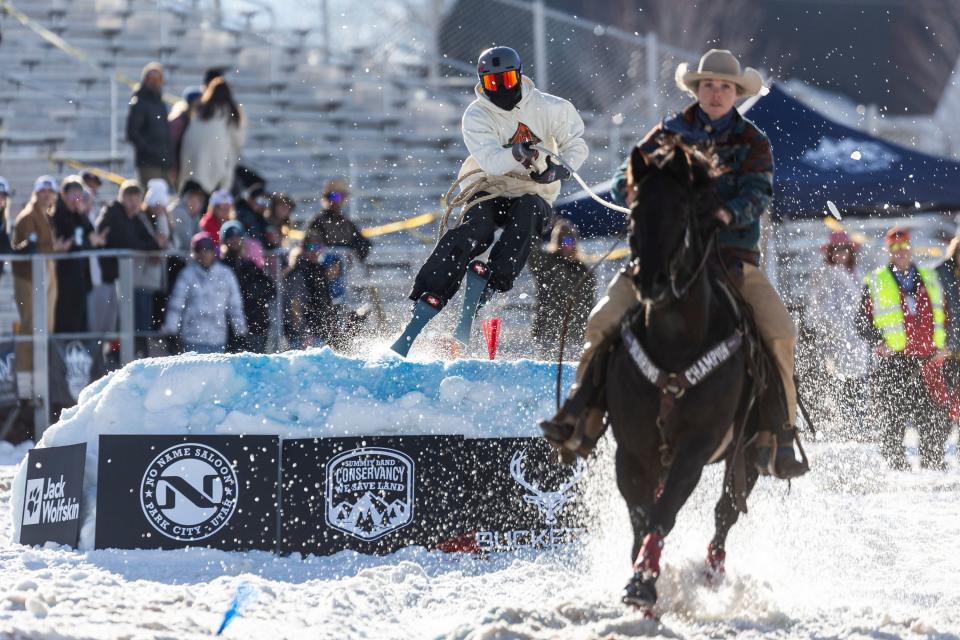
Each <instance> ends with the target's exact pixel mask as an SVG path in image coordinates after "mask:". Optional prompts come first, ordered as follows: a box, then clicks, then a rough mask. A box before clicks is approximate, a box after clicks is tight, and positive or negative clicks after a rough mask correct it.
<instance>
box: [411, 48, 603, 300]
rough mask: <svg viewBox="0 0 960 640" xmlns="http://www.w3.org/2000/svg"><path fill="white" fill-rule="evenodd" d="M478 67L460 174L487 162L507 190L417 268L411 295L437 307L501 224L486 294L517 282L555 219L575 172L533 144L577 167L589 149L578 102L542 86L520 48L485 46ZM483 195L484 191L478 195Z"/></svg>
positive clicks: (472, 212)
mask: <svg viewBox="0 0 960 640" xmlns="http://www.w3.org/2000/svg"><path fill="white" fill-rule="evenodd" d="M477 75H478V76H479V80H480V81H479V82H478V83H477V85H476V88H475V92H476V94H477V99H476V100H474V101H473V102H472V103H470V105H469V106H468V107H467V109H466V111H465V112H464V114H463V123H462V129H463V141H464V143H465V144H466V146H467V150H468V151H470V156H469V157H468V158H467V159H466V161H464V163H463V166H462V167H461V169H460V176H464V175H466V174H467V173H469V172H470V171H472V170H474V169H482V170H483V172H484V173H486V174H487V175H488V176H502V177H503V179H502V180H500V181H499V182H500V183H501V185H502V187H503V191H502V193H500V194H499V195H498V197H496V198H493V199H492V200H487V201H485V202H482V203H480V204H478V205H476V206H473V207H471V208H470V209H469V210H468V211H467V212H466V215H465V216H464V219H463V222H462V223H461V224H460V225H459V226H457V227H454V228H452V229H450V230H449V231H447V232H446V233H445V234H444V235H443V237H442V238H441V239H440V241H439V242H438V243H437V246H436V248H435V249H434V250H433V253H432V254H431V255H430V257H429V258H428V259H427V261H426V262H425V263H424V265H423V267H421V269H420V272H419V273H418V274H417V277H416V280H415V281H414V285H413V290H412V291H411V292H410V299H411V300H414V301H418V300H423V299H424V298H426V297H429V298H430V304H431V305H432V306H433V307H434V308H437V309H439V308H442V307H443V305H445V304H446V303H447V302H448V301H449V300H450V298H452V297H453V295H454V294H455V293H456V292H457V289H459V287H460V282H461V281H462V280H463V278H464V275H465V273H466V271H467V268H468V266H470V267H471V268H472V269H473V268H474V265H472V264H471V261H472V260H474V259H475V258H476V257H477V256H479V255H480V254H482V253H483V252H484V251H486V250H487V248H488V247H490V245H491V244H492V243H493V239H494V233H495V232H496V231H497V229H503V232H502V233H501V235H500V239H499V240H498V241H497V243H496V244H495V245H494V246H493V249H492V250H491V251H490V259H489V262H488V263H487V264H485V265H483V267H487V268H488V270H487V269H482V271H483V273H485V274H487V276H488V281H487V285H486V287H487V288H486V290H485V291H484V299H486V297H487V295H489V293H490V292H491V291H499V292H503V291H509V290H510V289H511V287H513V282H514V280H515V279H516V277H517V276H518V275H519V274H520V271H521V270H522V269H523V265H524V264H525V263H526V261H527V257H528V256H529V254H530V248H531V245H532V243H533V242H536V241H538V239H539V237H540V235H541V234H542V233H543V232H544V231H545V227H546V225H547V223H548V222H549V220H550V217H551V214H552V212H553V210H552V207H551V205H552V204H553V201H554V200H555V199H556V197H557V194H558V193H559V192H560V181H561V180H564V179H566V178H569V177H570V173H569V171H567V170H566V169H565V168H564V167H562V166H560V165H557V164H554V163H553V162H552V161H551V160H550V159H549V158H546V157H543V156H542V155H541V154H540V153H538V152H537V151H535V150H533V149H531V145H538V146H543V147H545V148H547V149H550V150H551V151H556V152H559V154H560V155H561V156H562V157H563V159H564V160H565V161H566V163H567V164H569V165H570V166H571V167H572V168H573V169H574V170H577V169H579V168H580V165H581V164H583V161H584V160H586V158H587V154H588V150H587V144H586V142H584V141H583V138H582V136H583V120H582V119H581V118H580V115H579V114H578V113H577V110H576V109H575V108H574V106H573V105H572V104H570V102H568V101H567V100H564V99H563V98H558V97H557V96H553V95H550V94H547V93H542V92H540V91H538V90H537V88H536V87H535V86H534V84H533V81H531V80H530V79H529V78H527V77H526V76H523V75H522V73H521V65H520V56H519V55H518V54H517V52H516V51H514V50H513V49H511V48H509V47H494V48H492V49H487V50H486V51H484V52H483V53H482V54H481V55H480V59H479V61H478V63H477ZM480 178H481V175H480V174H477V175H476V176H475V177H470V178H467V179H466V180H465V181H464V183H463V184H462V185H461V189H465V188H467V187H469V186H470V184H472V183H473V182H474V181H475V180H479V179H480ZM484 195H487V193H486V192H484V191H481V192H478V193H477V194H476V195H475V196H474V199H476V198H480V197H482V196H484ZM481 264H482V263H481ZM475 270H476V269H475ZM479 272H480V271H478V273H479Z"/></svg>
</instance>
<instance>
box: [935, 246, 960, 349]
mask: <svg viewBox="0 0 960 640" xmlns="http://www.w3.org/2000/svg"><path fill="white" fill-rule="evenodd" d="M958 254H960V235H957V236H956V237H954V238H953V240H951V241H950V245H949V246H948V247H947V254H946V259H945V260H944V261H943V262H941V263H940V264H938V265H937V268H936V269H935V271H936V272H937V277H938V278H940V286H941V287H943V307H944V310H945V311H946V314H947V342H946V349H947V351H950V352H951V353H953V354H960V255H958Z"/></svg>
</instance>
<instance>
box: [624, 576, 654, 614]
mask: <svg viewBox="0 0 960 640" xmlns="http://www.w3.org/2000/svg"><path fill="white" fill-rule="evenodd" d="M622 600H623V604H625V605H627V606H630V607H636V608H638V609H650V608H651V607H653V605H655V604H656V603H657V588H656V586H654V583H653V580H644V579H643V577H642V576H640V575H634V576H633V577H632V578H631V579H630V582H628V583H627V586H626V587H624V589H623V598H622Z"/></svg>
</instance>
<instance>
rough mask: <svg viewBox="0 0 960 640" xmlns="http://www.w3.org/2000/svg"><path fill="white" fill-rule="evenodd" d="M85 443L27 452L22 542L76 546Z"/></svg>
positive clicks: (78, 531) (21, 528) (78, 533)
mask: <svg viewBox="0 0 960 640" xmlns="http://www.w3.org/2000/svg"><path fill="white" fill-rule="evenodd" d="M86 457H87V444H86V443H85V442H84V443H80V444H72V445H68V446H65V447H42V448H38V449H31V450H30V451H29V452H28V453H27V486H26V489H25V491H24V497H23V518H22V520H21V526H20V543H21V544H31V545H34V544H44V543H46V542H57V543H59V544H68V545H70V546H71V547H76V546H77V540H78V538H79V535H80V499H81V496H82V495H83V467H84V463H85V462H86Z"/></svg>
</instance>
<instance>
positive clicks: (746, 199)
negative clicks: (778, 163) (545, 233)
mask: <svg viewBox="0 0 960 640" xmlns="http://www.w3.org/2000/svg"><path fill="white" fill-rule="evenodd" d="M676 82H677V85H678V86H679V87H680V88H681V89H682V90H683V91H685V92H687V93H689V94H690V95H692V96H693V97H694V98H695V99H696V102H695V103H694V104H692V105H690V106H689V107H687V108H686V109H684V110H683V111H681V112H679V113H677V114H674V115H672V116H670V117H668V118H666V119H664V120H663V121H662V122H661V123H660V124H659V125H657V126H656V127H654V128H653V130H651V131H650V132H649V133H648V134H647V135H646V137H645V138H644V139H643V140H642V141H641V143H640V148H641V150H643V151H653V150H654V149H655V148H657V146H658V145H659V144H660V139H661V137H662V136H664V135H667V136H678V137H679V138H681V139H682V140H683V141H684V142H685V143H687V144H690V145H693V146H694V147H697V148H700V149H702V150H705V151H707V152H708V153H713V154H715V155H716V156H717V158H718V160H719V164H720V167H721V169H722V173H721V175H720V176H719V177H718V178H717V180H716V191H717V195H718V196H719V197H720V200H721V201H722V204H721V206H720V207H719V208H718V209H717V210H716V212H714V214H713V215H714V218H715V220H714V222H715V223H716V225H717V226H718V227H719V232H718V246H719V249H720V252H721V255H722V258H723V260H724V263H725V264H726V265H727V268H728V270H730V271H731V272H740V273H742V278H737V281H738V288H739V290H740V293H741V295H742V296H743V298H744V299H745V300H746V302H747V303H748V304H749V305H750V307H751V309H752V311H753V317H754V320H755V322H756V325H757V328H758V330H759V333H760V336H761V339H762V340H763V341H764V343H765V344H766V345H767V347H768V349H769V351H770V353H771V354H772V356H773V360H774V362H775V364H776V368H777V371H778V373H779V376H778V377H779V378H780V380H781V382H782V385H783V391H784V395H785V399H786V404H787V407H786V413H787V416H786V418H787V419H786V421H784V420H782V419H781V420H777V421H775V422H776V423H775V424H770V425H765V426H769V427H770V429H766V428H765V429H763V430H762V431H761V432H760V433H759V435H758V436H757V440H756V443H755V444H756V447H757V450H758V467H759V468H760V472H761V473H763V474H765V475H773V476H776V477H778V478H785V479H789V478H795V477H797V476H799V475H802V474H803V473H805V472H806V470H807V467H806V465H805V464H803V463H802V462H800V461H798V460H797V459H796V455H795V452H794V447H793V442H794V436H795V433H794V430H795V428H796V426H795V425H796V423H797V422H796V412H797V392H796V387H795V385H794V377H793V374H794V349H795V347H796V342H797V333H796V329H795V327H794V325H793V320H792V319H791V318H790V314H789V313H788V312H787V309H786V307H785V306H784V304H783V302H782V301H781V300H780V297H779V296H778V295H777V292H776V290H774V288H773V286H772V285H771V284H770V282H769V281H768V280H767V278H766V276H765V275H764V273H763V271H761V270H760V268H759V264H760V248H759V241H760V217H761V215H762V214H763V213H764V211H766V210H767V208H768V207H769V206H770V201H771V198H772V195H773V155H772V152H771V149H770V141H769V140H768V139H767V136H766V135H765V134H764V133H763V132H762V131H760V129H758V128H757V126H756V125H754V124H753V123H752V122H750V120H748V119H746V118H744V117H743V116H742V115H740V113H739V112H738V111H737V109H736V108H735V106H734V105H735V104H736V102H737V101H738V100H740V99H744V98H748V97H750V96H754V95H757V94H758V93H759V92H760V91H761V89H762V88H763V80H762V78H761V77H760V74H759V72H757V71H756V70H754V69H752V68H750V67H747V68H746V69H744V70H741V68H740V62H739V61H738V60H737V58H736V57H735V56H734V55H733V54H732V53H731V52H730V51H727V50H721V49H711V50H710V51H708V52H707V53H705V54H704V55H703V57H701V58H700V63H699V65H698V66H697V68H696V69H695V70H693V69H690V68H688V65H687V64H686V63H683V64H681V65H680V66H679V67H677V72H676ZM628 164H629V158H628V159H627V161H626V162H624V163H623V165H621V167H620V169H619V170H618V172H617V173H616V175H615V176H614V184H613V189H612V195H613V199H614V200H615V201H617V202H618V203H619V204H625V205H627V206H630V205H632V204H633V203H632V195H633V194H632V193H628V192H627V189H626V184H627V179H626V172H627V166H628ZM634 178H635V179H636V178H637V176H634ZM638 301H639V294H638V292H637V290H636V288H635V286H634V284H633V280H632V279H631V277H630V276H629V275H628V274H626V273H625V272H624V271H623V270H621V271H620V272H619V273H618V274H617V275H616V277H614V279H613V281H611V283H610V284H609V286H608V288H607V292H606V295H605V296H604V297H603V298H602V299H601V300H600V302H599V303H597V305H596V306H595V307H594V309H593V311H592V312H591V314H590V319H589V321H588V323H587V331H586V344H585V345H584V353H583V356H582V358H581V360H580V366H579V368H578V370H577V383H579V382H580V380H581V378H582V376H583V373H584V371H585V370H586V367H587V364H588V363H589V362H590V360H591V358H592V357H593V355H594V354H595V353H596V352H597V350H598V347H599V346H600V345H601V343H603V342H604V341H605V340H606V339H607V338H609V337H611V336H612V335H613V334H615V333H616V331H617V328H618V327H619V325H620V321H621V320H622V319H623V317H624V315H625V314H626V313H627V311H629V310H630V309H631V308H633V307H634V306H635V305H636V304H637V302H638ZM578 387H579V384H576V385H574V387H573V389H572V390H571V395H573V394H574V393H575V392H576V390H577V389H578ZM558 419H559V420H560V421H561V422H563V423H566V427H565V428H561V429H560V430H559V431H558V432H557V434H564V433H569V432H570V431H571V427H572V431H573V432H575V433H576V434H577V435H578V436H581V437H582V438H583V442H584V445H583V448H582V449H581V450H579V451H578V453H580V454H581V455H585V454H586V453H587V452H588V451H589V449H590V448H592V446H593V444H594V443H595V442H596V440H597V439H598V438H599V437H600V435H602V433H603V414H602V411H600V410H599V409H595V408H594V409H588V410H586V411H585V412H584V415H580V416H570V415H568V414H565V413H564V411H561V412H560V414H559V415H558ZM551 424H556V423H550V422H548V423H545V425H544V426H545V427H546V428H547V429H549V427H550V425H551ZM547 433H548V438H549V437H551V435H550V432H549V430H548V431H547ZM552 439H553V440H554V441H556V440H557V439H558V438H552ZM579 439H580V438H579V437H578V438H568V439H567V440H566V442H567V443H568V446H570V444H569V443H574V442H576V441H577V440H579Z"/></svg>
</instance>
